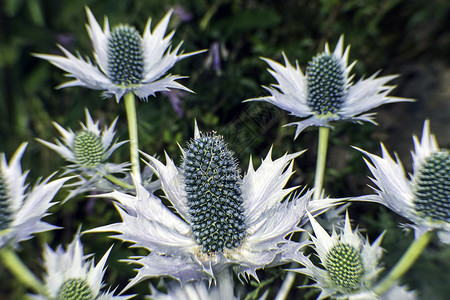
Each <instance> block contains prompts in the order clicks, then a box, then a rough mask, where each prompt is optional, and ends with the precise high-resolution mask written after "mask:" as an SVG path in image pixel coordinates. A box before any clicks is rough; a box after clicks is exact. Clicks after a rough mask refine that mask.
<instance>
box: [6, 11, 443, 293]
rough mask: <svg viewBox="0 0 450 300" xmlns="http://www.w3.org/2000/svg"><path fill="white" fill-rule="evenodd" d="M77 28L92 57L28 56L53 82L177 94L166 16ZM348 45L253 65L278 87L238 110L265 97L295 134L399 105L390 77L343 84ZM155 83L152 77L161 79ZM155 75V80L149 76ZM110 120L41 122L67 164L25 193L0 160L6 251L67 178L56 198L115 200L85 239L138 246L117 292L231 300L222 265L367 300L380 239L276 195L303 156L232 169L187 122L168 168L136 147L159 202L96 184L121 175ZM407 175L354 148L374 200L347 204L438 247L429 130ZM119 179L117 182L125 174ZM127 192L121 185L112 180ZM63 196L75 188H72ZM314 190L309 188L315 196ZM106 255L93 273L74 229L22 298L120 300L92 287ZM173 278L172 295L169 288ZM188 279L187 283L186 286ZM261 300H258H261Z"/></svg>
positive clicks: (297, 198)
mask: <svg viewBox="0 0 450 300" xmlns="http://www.w3.org/2000/svg"><path fill="white" fill-rule="evenodd" d="M86 12H87V16H88V22H89V24H88V26H87V30H88V33H89V35H90V38H91V41H92V44H93V48H94V58H95V62H96V64H97V65H94V64H93V63H92V62H91V61H90V60H89V59H88V60H85V59H83V58H81V57H78V58H77V57H75V56H73V55H72V54H71V53H70V52H69V51H67V50H66V49H64V48H63V47H60V48H61V50H62V51H63V53H64V54H65V57H64V56H55V55H45V54H36V56H37V57H40V58H43V59H45V60H48V61H49V62H50V63H52V64H54V65H55V66H57V67H59V68H61V69H63V70H65V71H67V72H68V73H69V74H68V76H69V77H73V78H74V80H73V81H71V82H67V83H65V84H63V85H61V87H69V86H83V87H88V88H91V89H97V90H104V91H105V95H115V97H116V100H117V102H119V101H120V99H121V98H122V97H123V95H124V94H126V93H130V92H131V93H134V94H136V95H137V96H138V97H139V98H141V99H144V100H146V99H147V98H148V96H150V95H155V92H158V91H168V90H169V89H174V88H175V89H181V90H186V91H190V90H189V89H188V88H186V87H184V86H182V85H181V84H179V83H178V82H176V80H177V79H180V78H183V77H181V76H175V75H170V74H169V75H166V74H167V72H168V70H169V69H170V68H172V67H173V65H174V64H175V63H176V62H178V61H180V60H181V59H184V58H186V57H189V56H192V55H195V54H198V53H200V52H201V51H197V52H191V53H187V54H178V52H179V51H180V47H181V44H179V45H178V46H177V47H175V49H174V50H172V49H171V48H170V43H171V38H172V36H173V34H174V33H173V32H172V33H170V34H168V35H167V36H165V34H166V29H167V26H168V23H169V19H170V16H171V13H172V11H170V12H168V13H167V14H166V15H165V16H164V17H163V19H162V20H161V21H160V23H159V24H158V25H157V26H156V27H155V28H154V30H153V31H151V30H150V20H149V21H148V23H147V25H146V28H145V30H144V34H143V36H141V35H140V34H139V33H138V32H137V31H136V29H134V28H133V27H131V26H128V25H119V26H117V27H115V28H113V30H110V29H109V24H108V20H107V19H105V25H104V28H103V30H102V29H101V28H100V26H99V24H98V23H97V21H96V19H95V17H94V16H93V14H92V13H91V11H90V10H89V9H86ZM348 56H349V47H347V48H346V49H345V51H344V44H343V37H341V38H340V39H339V41H338V43H337V46H336V48H335V50H334V52H333V53H331V51H330V50H329V46H328V44H326V46H325V51H324V52H323V53H319V54H318V55H317V56H315V57H314V58H313V59H312V61H311V62H309V64H308V67H307V68H306V73H305V74H303V72H302V71H301V69H300V67H299V66H298V64H296V67H294V66H292V65H291V64H290V63H289V61H288V59H287V57H286V56H285V55H284V54H283V57H284V60H285V66H283V65H282V64H279V63H277V62H275V61H273V60H271V59H267V58H265V59H264V61H266V62H267V63H268V64H269V66H270V68H271V69H269V72H270V73H271V74H272V75H273V76H274V77H275V79H276V80H277V82H278V83H277V84H274V85H272V86H271V87H265V89H266V90H267V91H269V93H270V94H271V96H266V97H261V98H253V99H249V100H248V101H267V102H270V103H272V104H274V105H276V106H278V107H280V108H282V109H285V110H287V111H289V112H290V113H291V114H293V115H295V116H297V117H300V118H307V119H305V120H302V121H299V122H295V123H292V124H289V125H297V130H296V133H295V138H296V137H297V136H298V135H299V133H300V132H301V131H302V130H303V129H305V128H306V127H308V126H327V127H330V125H329V122H332V121H337V120H350V121H354V122H361V121H367V122H372V123H375V121H374V118H373V116H374V114H373V113H367V110H369V109H372V108H374V107H377V106H379V105H381V104H384V103H391V102H398V101H409V99H403V98H396V97H392V96H389V93H390V92H391V91H392V89H393V88H394V87H393V86H389V85H386V84H387V83H388V82H389V81H391V80H392V79H394V78H395V77H396V76H395V75H394V76H384V77H377V75H378V73H376V74H374V75H372V76H371V77H369V78H367V79H361V80H360V81H358V82H357V83H353V82H352V80H353V75H350V71H351V70H352V68H353V66H354V65H355V62H354V63H352V64H350V65H348ZM162 76H165V77H162ZM161 77H162V78H161ZM116 122H117V119H115V120H114V121H113V122H112V124H111V125H110V126H109V127H108V126H107V127H105V128H104V129H103V130H100V128H99V122H95V123H94V121H93V119H92V117H91V115H90V114H89V112H88V111H87V110H86V124H81V130H79V131H77V132H73V131H72V130H71V129H68V130H66V129H64V128H63V127H62V126H60V125H58V124H56V123H54V126H55V127H56V129H57V130H58V131H59V132H60V134H61V136H62V138H61V140H56V142H55V143H50V142H47V141H43V140H39V141H40V142H41V143H43V144H44V145H46V146H48V147H49V148H51V149H53V150H54V151H56V152H57V153H59V154H60V155H61V156H62V157H63V158H64V159H66V160H67V161H68V162H69V163H70V165H69V166H67V168H66V171H65V173H64V176H65V175H66V174H71V175H74V177H65V178H61V179H58V180H53V181H50V179H51V177H49V178H47V179H45V180H44V181H43V182H40V183H38V184H36V186H35V187H33V188H32V189H30V190H29V191H28V192H27V191H26V190H27V186H26V185H25V177H26V174H23V173H22V171H21V168H20V158H21V157H22V155H23V152H24V150H25V147H26V145H25V144H24V145H22V146H20V147H19V149H18V150H17V151H16V153H15V154H14V156H13V157H12V159H11V161H10V163H9V165H8V163H7V162H6V158H5V157H4V155H2V157H1V160H0V248H1V247H4V246H6V245H13V246H15V245H16V244H17V243H18V242H20V241H23V240H26V239H29V238H30V237H31V234H33V233H37V232H42V231H46V230H51V229H54V228H55V226H53V225H50V224H47V223H45V222H43V221H41V218H42V217H45V216H46V214H47V209H48V208H49V207H50V206H52V205H53V204H54V203H52V202H51V201H52V199H53V197H54V196H55V194H56V193H57V192H58V190H59V189H60V188H61V187H62V186H63V184H65V183H66V181H67V180H69V179H72V178H76V179H77V182H76V183H72V184H68V185H67V184H66V186H67V187H70V188H73V189H71V190H70V192H69V196H68V197H67V198H70V197H73V196H74V195H76V194H79V193H82V192H87V191H103V192H104V193H103V194H101V195H97V196H98V197H107V198H112V199H114V204H115V207H116V209H117V211H118V212H119V214H120V217H121V219H122V221H121V222H118V223H114V224H109V225H105V226H101V227H98V228H94V229H90V230H88V231H87V233H93V232H113V233H116V234H115V235H113V237H114V238H116V239H120V240H122V241H126V242H131V243H132V244H133V247H139V248H144V249H146V250H148V251H149V254H147V255H145V256H135V257H130V258H128V259H127V260H126V261H128V262H131V263H133V264H137V265H139V266H140V267H139V269H138V273H137V275H136V276H135V277H134V278H132V279H131V280H130V282H129V284H128V285H127V286H126V287H125V289H124V290H127V289H129V288H130V287H132V286H134V285H136V284H137V283H139V282H141V281H142V280H145V279H147V278H153V277H160V276H167V277H170V278H173V279H175V281H174V282H171V283H169V284H168V287H169V292H168V293H161V292H159V291H157V290H156V289H154V293H153V298H155V299H230V300H231V299H238V298H239V297H236V296H235V295H234V293H233V283H232V275H231V270H233V271H234V272H235V273H236V274H237V276H238V277H239V279H241V280H243V279H246V278H247V277H250V276H251V277H253V278H255V279H257V280H258V275H257V273H256V271H257V270H258V269H263V268H267V267H271V266H277V265H281V264H285V263H289V262H297V263H299V264H300V265H301V266H302V267H301V268H298V269H293V270H291V271H293V272H298V273H302V274H305V275H307V276H309V277H311V278H312V279H313V280H315V283H314V284H312V285H311V286H312V287H316V288H319V289H320V295H319V296H318V298H319V299H322V298H326V297H329V296H331V297H335V298H346V299H347V298H348V299H376V297H378V295H375V294H374V293H373V292H372V290H371V288H372V286H373V283H374V282H375V280H376V279H377V275H378V273H379V271H380V263H379V260H380V258H381V253H382V249H381V247H380V244H381V240H382V237H383V235H384V233H383V234H381V235H380V236H379V237H378V238H377V239H376V241H375V242H374V243H372V244H370V243H369V242H368V240H367V239H364V238H363V237H361V236H360V234H359V233H358V231H357V230H355V231H353V230H352V228H351V225H350V220H349V217H348V214H347V215H346V217H345V221H344V228H343V230H342V232H341V234H337V233H336V231H335V229H334V228H333V232H332V234H331V236H330V235H329V234H328V233H327V232H326V231H325V230H324V229H323V228H322V227H321V225H320V224H319V223H318V222H317V221H316V220H315V216H317V215H319V214H321V213H323V212H325V211H327V210H328V209H330V208H332V207H334V206H336V205H339V204H341V203H342V202H343V201H344V200H345V199H330V198H324V199H318V200H312V199H311V195H312V193H313V190H308V191H304V190H303V191H298V188H299V187H298V186H293V187H286V186H287V184H288V181H289V179H290V178H291V176H292V175H293V174H294V170H293V166H294V159H295V158H297V157H299V156H300V155H301V154H302V152H297V153H294V154H285V155H284V156H282V157H280V158H278V159H275V160H273V159H272V149H271V150H270V151H269V152H268V154H267V156H266V158H265V159H263V160H262V162H261V164H260V166H259V167H258V168H257V169H256V170H255V169H254V167H253V163H252V159H251V157H250V163H249V166H248V170H247V172H246V173H245V174H244V175H241V170H240V168H239V164H238V162H237V159H236V158H235V156H234V154H233V152H232V151H231V150H230V149H229V147H228V145H227V144H226V142H225V141H224V139H223V137H221V136H220V135H218V134H216V133H215V132H211V133H200V131H199V130H198V127H197V125H195V133H194V138H193V139H192V141H191V142H190V143H188V145H187V147H186V148H185V149H181V152H182V163H181V165H179V166H178V167H177V166H176V165H175V163H174V162H173V160H172V159H171V158H170V157H169V156H168V155H166V157H165V159H166V163H165V164H164V163H162V162H160V161H159V160H158V159H157V158H155V157H153V156H150V155H148V154H146V153H143V152H142V155H143V156H144V157H145V158H146V159H147V165H148V168H149V169H151V170H152V171H153V172H154V173H155V174H156V175H157V176H158V177H159V180H158V183H157V184H156V185H154V186H156V187H158V188H159V189H161V190H162V192H164V194H165V197H166V200H167V201H169V202H170V204H171V205H172V206H171V207H168V206H166V205H165V204H164V202H163V201H162V200H161V198H160V197H158V196H157V195H156V193H154V191H155V190H156V188H151V189H150V188H148V186H144V185H142V184H141V183H140V182H138V181H133V182H132V181H131V180H130V181H128V184H130V183H132V185H131V188H129V189H123V188H118V187H117V186H115V185H114V184H113V182H111V181H109V180H106V178H107V177H108V176H109V175H112V174H117V173H122V174H124V173H126V172H127V171H128V166H129V164H127V163H123V164H114V163H111V162H109V160H108V158H109V157H110V156H111V154H112V153H113V152H114V151H115V150H116V149H117V148H118V147H119V146H121V145H122V144H124V143H125V142H126V141H122V142H117V140H114V136H115V132H114V127H115V125H116ZM414 146H415V152H414V153H413V160H414V172H413V174H412V175H411V178H410V179H408V178H406V177H405V174H404V170H403V167H402V165H401V163H400V162H399V160H398V159H397V161H394V160H393V159H392V158H391V157H390V155H389V154H388V153H387V150H386V149H385V147H384V146H383V145H382V157H378V156H376V155H373V154H370V153H368V152H365V151H363V150H361V149H359V150H360V151H361V152H363V153H364V154H365V155H367V156H368V158H369V159H370V161H371V162H369V160H366V163H367V165H368V167H369V169H370V170H371V171H372V173H373V176H374V178H373V179H372V180H373V182H374V183H375V184H376V185H377V188H374V189H375V191H376V193H377V194H376V195H366V196H362V197H357V198H354V199H353V200H363V201H375V202H378V203H382V204H384V205H386V206H388V207H389V208H391V209H392V210H394V211H395V212H397V213H399V214H401V215H402V216H404V217H405V218H407V219H408V220H410V221H411V222H412V223H413V225H411V227H413V228H414V229H415V231H416V236H420V235H421V234H422V233H423V232H425V231H428V230H434V229H436V230H438V231H439V233H440V234H441V238H442V240H443V241H445V242H449V241H450V235H449V229H450V227H449V221H450V215H449V208H450V204H449V203H450V199H449V195H450V187H449V182H450V177H449V176H450V175H449V171H450V160H449V151H448V150H440V149H439V147H438V145H437V142H436V140H435V138H434V136H432V135H431V134H430V129H429V124H428V122H426V123H425V125H424V130H423V135H422V139H421V141H419V140H418V138H417V137H414ZM129 178H130V177H129ZM125 184H127V183H125ZM74 187H75V188H74ZM319 192H321V191H319ZM307 222H310V224H311V226H312V229H313V231H314V235H313V234H310V236H311V241H310V240H308V239H304V240H300V241H298V242H296V241H294V240H292V239H291V237H292V235H293V234H294V233H295V232H302V231H305V229H303V228H302V226H303V225H304V224H305V223H307ZM306 246H311V247H312V248H313V249H314V251H315V252H316V253H317V256H318V258H319V260H320V264H321V267H318V266H317V265H316V264H314V263H313V262H312V260H310V256H309V257H306V256H304V255H303V249H304V248H305V247H306ZM110 251H111V249H110V250H108V251H107V253H106V254H105V255H104V256H103V258H102V259H101V260H100V262H99V263H98V264H97V265H94V261H93V260H88V257H89V256H85V255H84V254H83V249H82V245H81V242H80V236H79V233H77V234H76V236H75V238H74V240H73V242H72V243H71V244H69V245H68V247H67V249H66V250H63V249H62V248H61V247H59V248H57V250H56V251H54V250H52V249H51V248H50V247H48V246H47V247H46V249H45V252H44V263H45V268H46V275H45V287H46V294H45V295H30V297H32V298H33V299H60V300H73V299H82V300H84V299H104V300H106V299H128V298H130V297H131V296H114V295H113V292H110V291H109V290H108V291H106V292H102V291H101V289H102V288H103V284H102V278H103V276H104V273H105V265H106V260H107V257H108V255H109V253H110ZM176 281H178V282H179V283H181V286H180V285H178V283H177V282H176ZM191 281H194V282H191ZM387 294H389V296H386V297H387V298H385V299H390V298H389V297H404V298H405V299H407V298H410V299H414V298H415V295H414V294H413V293H411V292H407V291H406V290H405V289H403V288H401V287H398V286H395V287H394V288H392V289H391V290H390V291H389V292H388V293H387ZM264 297H265V295H263V296H262V297H261V299H263V298H264Z"/></svg>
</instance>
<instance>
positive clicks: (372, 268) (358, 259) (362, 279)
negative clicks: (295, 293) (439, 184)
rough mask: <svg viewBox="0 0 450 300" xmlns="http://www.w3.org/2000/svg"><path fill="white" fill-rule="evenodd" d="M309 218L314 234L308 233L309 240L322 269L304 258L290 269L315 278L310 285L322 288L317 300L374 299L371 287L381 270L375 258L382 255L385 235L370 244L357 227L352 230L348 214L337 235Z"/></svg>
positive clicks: (377, 258)
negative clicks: (301, 266)
mask: <svg viewBox="0 0 450 300" xmlns="http://www.w3.org/2000/svg"><path fill="white" fill-rule="evenodd" d="M309 219H310V222H311V225H312V228H313V230H314V234H315V237H314V236H312V235H311V239H312V241H313V243H314V249H315V251H316V253H317V255H318V256H319V259H320V262H321V264H322V265H323V267H324V269H323V268H319V267H317V266H315V265H314V264H313V263H312V262H311V261H310V260H309V258H305V260H304V261H303V262H302V264H303V265H304V266H305V267H304V268H300V269H295V270H293V271H295V272H298V273H302V274H305V275H307V276H310V277H311V278H312V279H314V280H315V281H316V283H315V284H313V285H311V286H313V287H317V288H319V289H320V290H321V292H320V295H319V297H318V299H324V298H326V297H329V296H332V297H334V298H343V299H376V297H375V295H374V294H373V293H372V292H371V291H370V287H371V285H372V283H373V280H374V279H375V278H376V276H377V274H378V273H379V271H380V270H381V269H380V268H379V266H378V261H379V259H380V258H381V254H382V249H381V247H380V243H381V239H382V237H383V235H384V234H381V235H380V236H379V237H378V238H377V239H376V241H375V242H374V243H373V244H372V245H370V243H369V242H368V241H367V240H365V239H363V238H362V237H361V236H360V234H359V233H358V231H357V230H355V231H352V228H351V225H350V220H349V217H348V214H346V217H345V224H344V229H343V232H342V233H341V234H339V235H338V234H337V233H336V231H335V230H334V229H333V233H332V235H331V236H329V235H328V233H327V232H326V231H325V230H324V229H323V228H322V226H320V224H319V223H318V222H317V221H316V220H315V219H314V218H313V217H312V216H311V215H309ZM361 296H363V297H361Z"/></svg>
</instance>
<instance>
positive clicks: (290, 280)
mask: <svg viewBox="0 0 450 300" xmlns="http://www.w3.org/2000/svg"><path fill="white" fill-rule="evenodd" d="M329 135H330V128H329V127H322V126H321V127H319V141H318V146H317V162H316V173H315V175H314V195H313V199H314V200H317V199H319V198H320V196H321V194H322V188H323V178H324V174H325V162H326V160H327V148H328V137H329ZM290 267H291V269H294V268H296V267H298V264H295V263H293V264H291V266H290ZM296 274H297V273H294V272H288V273H287V275H286V277H285V278H284V281H283V284H282V285H281V287H280V290H279V291H278V293H277V296H276V297H275V300H284V299H286V298H287V296H288V294H289V291H290V290H291V288H292V285H293V284H294V281H295V276H296Z"/></svg>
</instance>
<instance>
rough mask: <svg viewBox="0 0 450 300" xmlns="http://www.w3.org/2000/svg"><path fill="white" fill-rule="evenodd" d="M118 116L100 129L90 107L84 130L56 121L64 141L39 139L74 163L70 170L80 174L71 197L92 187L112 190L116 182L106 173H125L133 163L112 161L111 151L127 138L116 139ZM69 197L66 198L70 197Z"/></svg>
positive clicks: (68, 171)
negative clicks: (53, 141)
mask: <svg viewBox="0 0 450 300" xmlns="http://www.w3.org/2000/svg"><path fill="white" fill-rule="evenodd" d="M116 122H117V118H116V119H115V120H114V121H113V122H112V123H111V125H110V126H109V127H108V126H106V127H105V128H104V129H102V130H100V129H99V122H98V121H97V122H95V123H94V121H93V120H92V117H91V115H90V114H89V111H88V110H86V124H83V123H81V130H79V131H77V132H73V131H72V129H70V128H69V129H68V130H66V129H64V128H63V127H62V126H60V125H59V124H58V123H56V122H54V123H53V125H54V126H55V127H56V129H57V130H58V131H59V133H60V134H61V136H62V138H61V140H62V142H61V141H60V140H58V139H56V143H55V144H54V143H50V142H47V141H44V140H41V139H37V140H38V141H39V142H41V143H42V144H44V145H46V146H47V147H49V148H50V149H52V150H54V151H56V152H57V153H58V154H59V155H61V156H62V157H63V158H64V159H65V160H66V161H68V162H69V163H72V164H70V165H68V166H67V173H73V174H76V175H77V179H78V180H77V182H75V183H71V184H70V187H76V188H75V189H73V190H72V191H71V192H70V194H69V196H68V197H67V199H69V198H71V197H73V196H74V195H76V194H79V193H83V192H86V191H89V190H94V189H96V190H101V191H109V190H113V187H114V185H112V184H111V183H110V182H108V181H107V180H104V179H103V177H104V176H105V175H108V174H114V173H123V172H125V171H126V170H127V166H128V165H129V164H127V163H122V164H114V163H110V162H108V158H109V157H110V156H111V154H112V153H113V152H114V151H115V150H116V149H117V148H118V147H120V146H121V145H123V144H124V143H126V141H121V142H117V141H114V135H115V131H114V127H115V125H116ZM67 199H66V200H67Z"/></svg>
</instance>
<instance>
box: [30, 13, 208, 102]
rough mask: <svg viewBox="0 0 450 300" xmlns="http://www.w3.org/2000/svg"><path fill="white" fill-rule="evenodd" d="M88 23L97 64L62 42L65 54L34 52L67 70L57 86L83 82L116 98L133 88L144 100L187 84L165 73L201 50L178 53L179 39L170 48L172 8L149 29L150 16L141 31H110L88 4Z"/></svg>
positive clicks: (184, 88)
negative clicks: (169, 31)
mask: <svg viewBox="0 0 450 300" xmlns="http://www.w3.org/2000/svg"><path fill="white" fill-rule="evenodd" d="M86 13H87V17H88V22H89V24H88V25H87V30H88V33H89V36H90V38H91V42H92V45H93V48H94V58H95V62H96V64H97V65H94V64H93V63H92V62H91V61H90V60H89V59H86V60H85V59H83V58H82V57H81V56H80V55H78V57H76V56H74V55H72V54H71V53H70V52H69V51H67V50H66V49H64V48H63V47H62V46H59V48H60V49H61V50H62V51H63V53H64V54H65V57H64V56H58V55H48V54H35V56H37V57H39V58H42V59H45V60H48V61H49V62H50V63H52V64H53V65H55V66H56V67H58V68H60V69H62V70H64V71H66V72H67V73H68V74H67V76H68V77H73V78H74V80H73V81H69V82H67V83H64V84H62V85H60V86H59V87H60V88H64V87H70V86H82V87H87V88H90V89H95V90H104V91H105V92H104V95H106V96H109V95H115V97H116V100H117V102H119V101H120V99H121V98H122V96H123V95H124V94H125V93H127V92H133V93H134V94H136V95H137V96H138V97H139V98H141V99H144V100H146V99H147V98H148V97H149V96H150V95H153V96H154V95H155V93H156V92H159V91H168V90H169V89H182V90H186V91H190V90H189V89H188V88H186V87H184V86H183V85H181V84H179V83H178V82H176V80H177V79H180V78H185V77H184V76H176V75H167V76H165V77H163V78H161V77H162V76H164V75H165V74H166V73H167V71H168V70H169V69H171V68H172V67H173V66H174V65H175V63H176V62H178V61H180V60H182V59H184V58H186V57H189V56H192V55H195V54H198V53H200V52H202V51H198V52H191V53H186V54H178V52H179V50H180V47H181V43H180V44H179V45H178V46H177V47H175V49H173V50H172V49H171V48H170V44H171V39H172V37H173V35H174V32H171V33H169V34H168V35H167V36H165V33H166V29H167V26H168V24H169V19H170V16H171V14H172V11H169V12H168V13H167V14H166V15H165V16H164V18H163V19H162V20H161V21H160V22H159V24H158V25H156V27H155V28H154V30H153V32H152V31H150V24H151V19H149V20H148V22H147V25H146V27H145V30H144V34H143V36H142V37H141V35H140V34H139V33H138V32H137V31H136V30H135V29H134V28H133V27H130V26H127V25H119V26H116V27H115V28H113V30H112V31H110V28H109V23H108V19H107V18H106V17H105V23H104V27H103V30H102V29H101V27H100V25H99V24H98V23H97V20H96V19H95V17H94V15H93V14H92V13H91V11H90V10H89V8H86Z"/></svg>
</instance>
